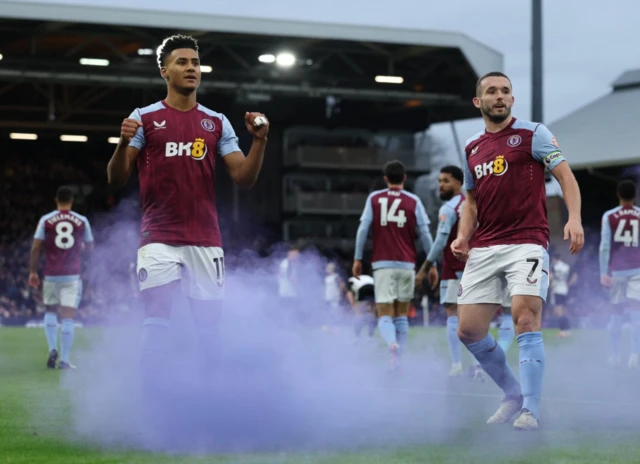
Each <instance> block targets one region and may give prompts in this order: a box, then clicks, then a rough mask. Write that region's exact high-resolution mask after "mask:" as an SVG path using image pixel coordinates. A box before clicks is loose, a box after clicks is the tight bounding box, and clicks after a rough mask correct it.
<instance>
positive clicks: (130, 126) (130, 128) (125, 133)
mask: <svg viewBox="0 0 640 464" xmlns="http://www.w3.org/2000/svg"><path fill="white" fill-rule="evenodd" d="M140 127H142V123H141V122H140V121H138V120H137V119H131V118H126V119H125V120H124V121H122V126H120V140H122V141H123V142H127V143H129V142H131V139H132V138H133V136H134V135H136V132H138V128H140Z"/></svg>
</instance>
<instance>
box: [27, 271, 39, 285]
mask: <svg viewBox="0 0 640 464" xmlns="http://www.w3.org/2000/svg"><path fill="white" fill-rule="evenodd" d="M29 285H30V286H31V287H33V288H38V287H40V277H39V276H38V274H37V273H35V272H31V273H29Z"/></svg>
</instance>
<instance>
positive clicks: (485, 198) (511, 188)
mask: <svg viewBox="0 0 640 464" xmlns="http://www.w3.org/2000/svg"><path fill="white" fill-rule="evenodd" d="M465 153H466V158H467V163H464V173H465V175H464V187H465V189H467V190H472V191H473V195H474V198H475V201H476V205H477V209H478V229H477V230H476V232H475V234H474V245H475V246H476V247H486V246H492V245H517V244H538V245H541V246H543V247H545V248H546V247H547V246H548V244H549V225H548V223H547V202H546V193H545V182H544V174H545V169H547V170H549V171H552V170H553V169H555V167H556V166H558V165H559V164H560V163H562V162H563V161H564V157H563V156H562V152H561V151H560V148H559V147H558V144H557V142H556V140H555V138H554V137H553V135H552V134H551V132H550V131H549V129H547V127H546V126H544V125H543V124H539V123H534V122H530V121H522V120H519V119H516V118H512V120H511V122H510V123H509V125H508V126H507V127H505V128H504V129H502V130H501V131H499V132H496V133H491V132H486V131H483V132H480V133H478V134H476V135H475V136H473V137H472V138H470V139H469V140H468V141H467V144H466V148H465ZM522 191H525V192H527V193H526V195H509V194H508V192H522ZM505 192H506V194H505Z"/></svg>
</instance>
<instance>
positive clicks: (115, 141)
mask: <svg viewBox="0 0 640 464" xmlns="http://www.w3.org/2000/svg"><path fill="white" fill-rule="evenodd" d="M107 142H109V143H112V144H114V145H117V144H118V143H120V137H109V138H108V139H107Z"/></svg>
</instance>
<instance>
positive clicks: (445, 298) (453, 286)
mask: <svg viewBox="0 0 640 464" xmlns="http://www.w3.org/2000/svg"><path fill="white" fill-rule="evenodd" d="M459 288H460V281H459V280H456V279H451V280H442V281H440V304H443V305H444V304H457V303H458V289H459ZM500 306H502V307H503V308H510V307H511V295H509V289H507V288H505V289H504V290H503V291H502V302H501V303H500Z"/></svg>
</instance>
